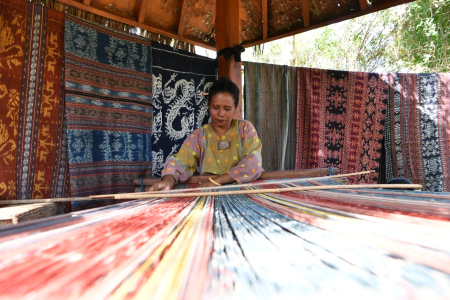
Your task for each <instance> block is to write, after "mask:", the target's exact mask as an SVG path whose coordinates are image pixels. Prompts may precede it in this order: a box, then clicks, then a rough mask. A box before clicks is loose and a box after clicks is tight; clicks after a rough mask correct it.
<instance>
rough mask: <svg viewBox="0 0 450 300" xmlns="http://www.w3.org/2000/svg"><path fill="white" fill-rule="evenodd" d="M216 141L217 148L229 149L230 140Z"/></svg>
mask: <svg viewBox="0 0 450 300" xmlns="http://www.w3.org/2000/svg"><path fill="white" fill-rule="evenodd" d="M217 143H218V148H219V150H227V149H230V146H231V142H230V141H220V142H217Z"/></svg>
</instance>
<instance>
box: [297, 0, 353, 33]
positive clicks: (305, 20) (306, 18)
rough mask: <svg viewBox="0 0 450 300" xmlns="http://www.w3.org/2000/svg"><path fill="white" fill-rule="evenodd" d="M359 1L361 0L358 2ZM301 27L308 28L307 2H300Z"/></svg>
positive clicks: (306, 0)
mask: <svg viewBox="0 0 450 300" xmlns="http://www.w3.org/2000/svg"><path fill="white" fill-rule="evenodd" d="M360 1H361V0H360ZM302 14H303V26H304V27H309V24H310V23H309V0H302Z"/></svg>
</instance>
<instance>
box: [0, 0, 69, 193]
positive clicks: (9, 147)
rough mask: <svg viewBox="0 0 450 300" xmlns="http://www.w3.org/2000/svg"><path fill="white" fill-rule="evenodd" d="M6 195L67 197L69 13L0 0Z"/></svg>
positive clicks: (0, 163) (1, 171)
mask: <svg viewBox="0 0 450 300" xmlns="http://www.w3.org/2000/svg"><path fill="white" fill-rule="evenodd" d="M0 34H1V35H0V199H3V200H4V199H11V200H12V199H31V198H55V197H67V195H68V190H69V187H68V182H69V175H68V171H67V139H66V131H65V123H64V101H63V100H64V98H63V97H64V95H63V90H64V89H63V84H64V79H63V56H64V14H62V13H60V12H57V11H54V10H51V9H47V8H44V7H42V6H40V5H36V4H33V3H30V2H26V1H21V0H0Z"/></svg>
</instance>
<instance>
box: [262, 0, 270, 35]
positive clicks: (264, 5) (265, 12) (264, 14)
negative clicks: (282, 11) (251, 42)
mask: <svg viewBox="0 0 450 300" xmlns="http://www.w3.org/2000/svg"><path fill="white" fill-rule="evenodd" d="M268 1H269V0H262V22H263V39H267V37H268V36H269V23H268V18H269V17H268V14H269V12H268V9H267V2H268Z"/></svg>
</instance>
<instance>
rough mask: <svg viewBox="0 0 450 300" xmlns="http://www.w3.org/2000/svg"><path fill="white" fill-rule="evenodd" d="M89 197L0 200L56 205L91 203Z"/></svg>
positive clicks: (0, 203)
mask: <svg viewBox="0 0 450 300" xmlns="http://www.w3.org/2000/svg"><path fill="white" fill-rule="evenodd" d="M93 200H94V199H92V198H89V197H71V198H50V199H25V200H0V205H2V204H7V205H11V204H33V203H56V202H72V201H93ZM98 200H115V199H114V197H112V196H111V197H108V198H102V199H98Z"/></svg>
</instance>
